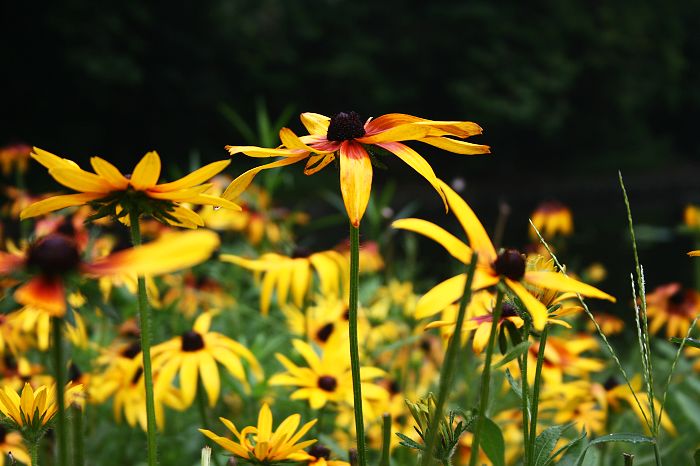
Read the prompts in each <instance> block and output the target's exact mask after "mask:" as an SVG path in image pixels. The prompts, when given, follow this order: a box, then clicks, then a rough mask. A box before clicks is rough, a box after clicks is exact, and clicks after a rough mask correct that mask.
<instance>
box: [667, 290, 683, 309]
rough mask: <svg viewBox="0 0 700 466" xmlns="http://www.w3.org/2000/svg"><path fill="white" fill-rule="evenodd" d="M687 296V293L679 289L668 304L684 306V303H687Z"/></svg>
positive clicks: (669, 299)
mask: <svg viewBox="0 0 700 466" xmlns="http://www.w3.org/2000/svg"><path fill="white" fill-rule="evenodd" d="M685 295H686V293H685V291H683V290H682V289H679V290H678V291H676V292H675V293H673V294H672V295H671V296H669V297H668V302H669V303H671V304H672V305H674V306H680V305H681V304H683V301H685Z"/></svg>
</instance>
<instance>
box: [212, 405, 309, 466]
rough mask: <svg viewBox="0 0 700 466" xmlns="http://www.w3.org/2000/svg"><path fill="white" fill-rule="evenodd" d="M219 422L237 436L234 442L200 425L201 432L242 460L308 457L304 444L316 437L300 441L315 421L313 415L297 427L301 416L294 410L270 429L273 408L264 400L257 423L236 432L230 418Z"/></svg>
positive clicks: (306, 459)
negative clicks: (311, 419) (274, 428)
mask: <svg viewBox="0 0 700 466" xmlns="http://www.w3.org/2000/svg"><path fill="white" fill-rule="evenodd" d="M219 419H220V420H221V422H222V423H223V424H224V425H225V426H226V427H227V428H228V430H230V431H231V432H232V433H233V435H234V436H235V437H236V439H237V442H234V441H233V440H230V439H228V438H226V437H220V436H218V435H216V434H215V433H213V432H211V431H209V430H206V429H199V431H200V432H201V433H203V434H204V435H206V436H207V437H209V438H210V439H212V440H213V441H215V442H216V443H217V444H219V445H220V446H222V447H223V448H224V449H226V450H227V451H230V452H231V453H233V454H234V455H235V456H238V457H239V458H243V459H245V460H254V461H257V462H261V463H263V464H269V463H271V462H273V463H274V462H281V461H285V460H289V461H308V460H309V459H311V457H310V456H309V454H308V453H306V452H305V451H304V448H306V447H308V446H309V445H312V444H313V443H315V442H316V440H305V441H303V442H299V440H301V438H302V437H303V436H304V435H305V434H306V433H307V432H308V431H309V429H311V427H313V425H314V424H316V419H314V420H313V421H310V422H307V423H306V424H304V425H303V426H302V427H301V428H300V429H299V430H298V431H297V428H298V427H299V423H300V422H301V416H300V415H298V414H293V415H291V416H289V417H288V418H287V419H285V420H284V421H282V423H281V424H280V425H279V426H278V427H277V430H275V431H273V430H272V411H270V406H268V404H267V403H265V404H263V406H262V408H261V409H260V414H259V415H258V425H257V427H254V426H248V427H244V428H243V429H241V431H240V432H239V431H238V429H236V426H235V425H234V424H233V422H231V421H229V420H228V419H224V418H223V417H220V418H219Z"/></svg>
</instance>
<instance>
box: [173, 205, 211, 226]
mask: <svg viewBox="0 0 700 466" xmlns="http://www.w3.org/2000/svg"><path fill="white" fill-rule="evenodd" d="M168 213H169V214H170V215H172V216H173V217H175V218H176V219H177V220H178V222H179V223H178V224H177V225H178V226H182V227H185V228H192V229H196V228H197V227H201V226H204V220H202V217H200V216H199V215H198V214H197V213H196V212H194V211H192V210H190V209H188V208H187V207H183V206H181V205H176V206H173V208H172V210H171V211H169V212H168Z"/></svg>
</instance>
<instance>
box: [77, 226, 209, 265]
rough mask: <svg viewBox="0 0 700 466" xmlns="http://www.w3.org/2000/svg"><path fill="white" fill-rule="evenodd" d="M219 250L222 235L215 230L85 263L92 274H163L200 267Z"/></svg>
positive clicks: (161, 240)
mask: <svg viewBox="0 0 700 466" xmlns="http://www.w3.org/2000/svg"><path fill="white" fill-rule="evenodd" d="M217 247H219V236H218V235H217V234H216V233H214V232H212V231H208V230H197V231H188V232H182V233H172V234H169V235H165V236H163V237H161V238H159V239H157V240H156V241H153V242H151V243H148V244H146V245H143V246H138V247H134V248H130V249H125V250H123V251H119V252H116V253H114V254H111V255H109V256H107V257H105V258H101V259H98V260H96V261H94V262H93V263H89V264H84V265H83V270H84V272H86V273H88V274H93V275H116V274H138V275H160V274H164V273H169V272H174V271H176V270H180V269H184V268H188V267H192V266H194V265H196V264H199V263H200V262H203V261H205V260H206V259H208V258H209V256H211V254H212V252H214V250H215V249H216V248H217Z"/></svg>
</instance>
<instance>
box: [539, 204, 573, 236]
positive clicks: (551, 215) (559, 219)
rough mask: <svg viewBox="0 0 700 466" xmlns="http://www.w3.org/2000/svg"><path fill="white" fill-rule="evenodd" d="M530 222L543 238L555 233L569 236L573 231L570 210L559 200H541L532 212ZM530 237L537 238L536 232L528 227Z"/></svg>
mask: <svg viewBox="0 0 700 466" xmlns="http://www.w3.org/2000/svg"><path fill="white" fill-rule="evenodd" d="M532 223H533V224H534V225H535V228H537V230H538V231H539V232H540V234H541V235H542V237H543V238H545V239H551V238H554V237H555V236H557V235H561V236H570V235H571V234H572V233H573V232H574V220H573V217H572V215H571V211H570V210H569V208H568V207H566V206H565V205H564V204H562V203H561V202H557V201H549V202H543V203H542V204H540V205H539V206H537V209H535V211H534V212H533V213H532ZM530 237H531V238H532V239H533V240H535V241H536V240H537V239H538V236H537V232H536V231H535V229H534V228H530Z"/></svg>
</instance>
